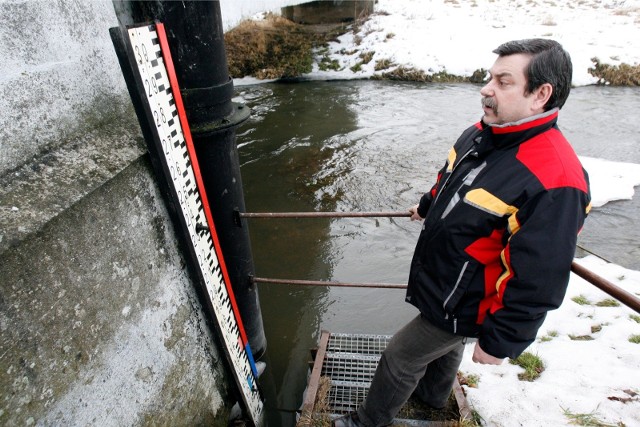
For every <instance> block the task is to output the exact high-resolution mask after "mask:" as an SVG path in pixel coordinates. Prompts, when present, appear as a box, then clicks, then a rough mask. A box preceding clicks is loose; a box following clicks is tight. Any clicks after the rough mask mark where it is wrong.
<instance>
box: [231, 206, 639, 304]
mask: <svg viewBox="0 0 640 427" xmlns="http://www.w3.org/2000/svg"><path fill="white" fill-rule="evenodd" d="M239 215H240V217H241V218H369V217H407V218H408V217H410V216H411V213H410V212H260V213H240V214H239ZM582 249H584V248H582ZM587 252H588V251H587ZM605 261H606V260H605ZM571 271H573V272H574V273H575V274H576V275H578V276H580V277H582V278H583V279H584V280H586V281H587V282H589V283H591V284H592V285H594V286H595V287H597V288H599V289H601V290H602V291H604V292H606V293H607V294H609V295H611V296H612V297H614V298H615V299H617V300H618V301H620V302H621V303H623V304H625V305H626V306H628V307H629V308H631V309H633V310H635V311H637V312H638V313H640V298H638V297H636V296H634V295H632V294H630V293H629V292H627V291H625V290H624V289H622V288H620V287H618V286H616V285H614V284H613V283H611V282H609V281H608V280H606V279H604V278H603V277H600V276H598V275H597V274H595V273H594V272H592V271H590V270H588V269H587V268H585V267H583V266H581V265H579V264H577V263H576V262H575V261H574V262H572V263H571ZM253 281H254V282H255V283H279V284H292V285H302V286H338V287H354V288H391V289H406V287H407V286H406V285H401V284H391V283H345V282H326V281H313V280H285V279H266V278H261V277H255V278H253Z"/></svg>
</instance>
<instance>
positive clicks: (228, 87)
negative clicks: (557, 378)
mask: <svg viewBox="0 0 640 427" xmlns="http://www.w3.org/2000/svg"><path fill="white" fill-rule="evenodd" d="M113 4H114V8H115V10H116V15H117V16H118V21H119V23H120V25H131V24H134V23H144V22H153V21H156V20H157V21H160V22H162V23H163V24H164V26H165V28H166V30H167V38H168V39H169V46H170V49H171V55H172V56H173V59H174V66H175V69H176V74H177V77H178V82H179V84H180V88H181V89H180V92H181V94H182V98H183V100H184V104H185V110H186V113H187V119H188V120H189V125H190V128H191V134H192V137H193V141H194V145H195V149H196V154H197V157H198V161H199V163H200V168H201V173H202V178H203V181H204V186H205V189H206V192H207V198H208V199H209V202H210V208H211V214H212V216H213V220H214V223H215V225H216V231H217V234H218V239H219V241H220V246H221V248H222V253H223V255H224V259H225V263H226V265H227V269H228V273H229V278H230V280H231V286H232V288H233V292H234V294H235V298H236V302H237V304H238V308H239V310H240V315H241V316H242V321H243V323H244V327H245V332H246V334H247V338H248V340H249V344H250V346H251V349H252V351H253V354H254V358H256V359H259V358H260V357H261V356H262V355H263V354H264V352H265V350H266V338H265V335H264V328H263V324H262V314H261V310H260V304H259V300H258V290H257V287H255V286H253V284H252V282H251V280H250V278H251V277H252V276H254V275H255V274H254V270H255V267H254V264H253V257H252V254H251V244H250V239H249V232H248V227H247V226H246V224H244V225H243V226H241V227H240V226H238V224H237V222H236V221H237V214H235V212H237V211H240V212H243V211H244V210H245V204H244V194H243V189H242V178H241V175H240V163H239V159H238V150H237V147H236V127H237V125H238V124H239V123H241V122H242V121H244V120H246V119H247V118H248V117H249V109H248V108H244V107H243V106H242V105H238V104H235V103H233V102H232V101H231V99H232V97H233V80H232V79H231V78H230V77H229V71H228V68H227V59H226V54H225V48H224V32H223V29H222V16H221V13H220V4H219V2H217V1H193V2H191V1H190V2H179V1H158V0H155V1H126V0H113Z"/></svg>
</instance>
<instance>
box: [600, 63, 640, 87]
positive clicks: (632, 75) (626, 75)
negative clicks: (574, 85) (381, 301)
mask: <svg viewBox="0 0 640 427" xmlns="http://www.w3.org/2000/svg"><path fill="white" fill-rule="evenodd" d="M591 61H593V63H594V64H595V65H594V66H593V67H592V68H589V70H588V71H589V74H591V75H592V76H594V77H597V78H598V84H600V85H611V86H640V65H638V64H636V65H629V64H620V65H608V64H602V63H601V62H600V60H599V59H598V58H591Z"/></svg>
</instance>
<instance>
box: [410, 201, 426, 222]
mask: <svg viewBox="0 0 640 427" xmlns="http://www.w3.org/2000/svg"><path fill="white" fill-rule="evenodd" d="M409 212H411V221H422V220H423V219H424V218H422V217H421V216H420V214H419V213H418V205H415V206H411V207H410V208H409Z"/></svg>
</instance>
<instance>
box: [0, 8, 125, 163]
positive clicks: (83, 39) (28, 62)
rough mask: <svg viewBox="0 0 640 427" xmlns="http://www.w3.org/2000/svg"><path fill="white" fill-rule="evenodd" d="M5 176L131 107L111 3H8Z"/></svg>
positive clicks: (1, 109) (1, 128)
mask: <svg viewBox="0 0 640 427" xmlns="http://www.w3.org/2000/svg"><path fill="white" fill-rule="evenodd" d="M0 22H2V25H0V58H2V61H1V62H0V175H3V174H4V173H6V172H7V171H10V170H13V169H15V168H17V167H19V166H21V165H23V164H25V163H27V162H30V161H32V160H33V159H34V158H35V157H37V156H39V155H41V154H42V153H43V152H46V151H49V150H51V149H54V148H56V147H59V146H60V145H62V144H63V143H65V142H66V141H68V140H69V139H72V138H74V137H75V136H78V135H81V134H83V133H85V132H87V131H89V130H91V129H95V128H96V127H101V126H109V125H113V124H114V123H116V122H117V121H118V119H119V117H121V116H122V115H123V114H125V111H126V109H127V107H128V105H129V103H130V102H129V100H128V96H127V94H126V87H125V85H124V80H123V79H122V74H121V72H120V70H119V68H118V67H117V59H116V56H115V53H114V50H113V47H112V44H111V41H110V38H109V33H108V29H109V27H111V26H115V25H116V18H115V14H114V12H113V6H112V4H111V2H109V1H81V0H78V1H71V0H69V1H57V2H48V1H47V2H41V1H20V2H17V1H10V0H0Z"/></svg>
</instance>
